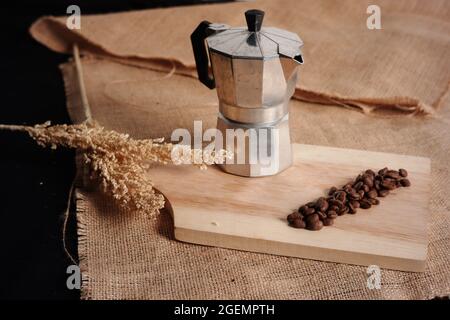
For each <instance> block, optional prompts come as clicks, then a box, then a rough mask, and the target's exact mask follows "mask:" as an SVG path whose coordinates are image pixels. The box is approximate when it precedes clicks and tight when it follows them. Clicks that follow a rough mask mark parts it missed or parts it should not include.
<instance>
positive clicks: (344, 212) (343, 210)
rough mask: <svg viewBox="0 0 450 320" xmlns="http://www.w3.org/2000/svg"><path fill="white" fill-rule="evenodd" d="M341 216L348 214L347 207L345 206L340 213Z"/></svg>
mask: <svg viewBox="0 0 450 320" xmlns="http://www.w3.org/2000/svg"><path fill="white" fill-rule="evenodd" d="M339 213H340V214H341V215H342V214H346V213H348V207H347V206H344V207H343V208H342V210H341V211H340V212H339Z"/></svg>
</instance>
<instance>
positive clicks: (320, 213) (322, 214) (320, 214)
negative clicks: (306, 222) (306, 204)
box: [316, 211, 327, 221]
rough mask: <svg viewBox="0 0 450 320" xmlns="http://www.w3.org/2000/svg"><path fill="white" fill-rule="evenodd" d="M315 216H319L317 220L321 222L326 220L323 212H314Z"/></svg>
mask: <svg viewBox="0 0 450 320" xmlns="http://www.w3.org/2000/svg"><path fill="white" fill-rule="evenodd" d="M316 214H318V215H319V219H320V220H322V221H323V219H326V218H327V214H326V213H324V212H321V211H319V212H316Z"/></svg>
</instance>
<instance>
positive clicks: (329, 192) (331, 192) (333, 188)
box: [328, 187, 337, 196]
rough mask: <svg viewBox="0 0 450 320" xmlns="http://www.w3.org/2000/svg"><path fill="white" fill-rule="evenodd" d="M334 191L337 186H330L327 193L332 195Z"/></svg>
mask: <svg viewBox="0 0 450 320" xmlns="http://www.w3.org/2000/svg"><path fill="white" fill-rule="evenodd" d="M336 191H337V188H336V187H331V188H330V191H328V195H329V196H332V195H333V194H334V193H335V192H336Z"/></svg>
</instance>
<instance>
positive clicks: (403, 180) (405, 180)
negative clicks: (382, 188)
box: [400, 179, 411, 187]
mask: <svg viewBox="0 0 450 320" xmlns="http://www.w3.org/2000/svg"><path fill="white" fill-rule="evenodd" d="M400 184H401V185H402V187H409V186H411V182H410V181H409V179H401V180H400Z"/></svg>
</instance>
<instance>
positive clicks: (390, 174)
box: [385, 170, 400, 179]
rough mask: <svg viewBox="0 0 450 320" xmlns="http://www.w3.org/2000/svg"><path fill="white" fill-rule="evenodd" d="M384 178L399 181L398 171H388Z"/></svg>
mask: <svg viewBox="0 0 450 320" xmlns="http://www.w3.org/2000/svg"><path fill="white" fill-rule="evenodd" d="M385 176H386V177H389V178H392V179H400V173H398V171H396V170H388V171H387V172H386V174H385Z"/></svg>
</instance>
